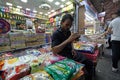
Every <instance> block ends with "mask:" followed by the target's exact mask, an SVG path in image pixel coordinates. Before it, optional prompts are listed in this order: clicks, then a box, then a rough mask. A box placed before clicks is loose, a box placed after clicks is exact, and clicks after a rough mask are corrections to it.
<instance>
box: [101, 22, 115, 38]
mask: <svg viewBox="0 0 120 80" xmlns="http://www.w3.org/2000/svg"><path fill="white" fill-rule="evenodd" d="M112 28H113V26H112V22H111V23H110V25H109V27H108V29H107V31H105V32H104V33H103V34H102V35H101V36H100V37H99V38H101V37H103V36H105V35H107V34H109V33H110V34H112V33H113V32H112Z"/></svg>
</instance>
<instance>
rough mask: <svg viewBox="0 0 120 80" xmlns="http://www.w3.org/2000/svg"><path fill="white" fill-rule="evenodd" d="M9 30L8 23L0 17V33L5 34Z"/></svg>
mask: <svg viewBox="0 0 120 80" xmlns="http://www.w3.org/2000/svg"><path fill="white" fill-rule="evenodd" d="M9 31H10V24H9V23H8V22H7V21H6V20H4V19H0V34H5V33H7V32H9Z"/></svg>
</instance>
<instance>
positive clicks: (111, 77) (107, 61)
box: [94, 49, 120, 80]
mask: <svg viewBox="0 0 120 80" xmlns="http://www.w3.org/2000/svg"><path fill="white" fill-rule="evenodd" d="M104 52H105V53H104V55H103V56H100V59H99V61H98V64H97V67H96V76H95V79H94V80H120V61H119V71H118V72H117V73H114V72H112V71H111V67H112V66H111V65H112V62H111V53H112V51H111V50H110V49H105V51H104Z"/></svg>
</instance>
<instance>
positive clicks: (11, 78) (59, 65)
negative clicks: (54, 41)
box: [0, 47, 83, 80]
mask: <svg viewBox="0 0 120 80" xmlns="http://www.w3.org/2000/svg"><path fill="white" fill-rule="evenodd" d="M46 48H47V47H44V48H41V49H45V50H46V52H45V53H41V51H39V50H37V49H27V50H25V51H22V52H21V55H17V54H19V53H16V54H15V55H10V54H9V56H8V55H6V56H5V55H4V59H2V60H0V70H1V72H0V74H1V75H0V77H1V78H2V79H3V80H19V79H20V80H26V79H28V80H69V79H71V77H73V76H74V75H76V74H77V73H78V72H79V71H82V67H83V65H82V64H81V65H79V64H78V63H76V62H75V61H73V60H71V59H66V58H65V57H62V56H60V55H56V54H53V53H52V52H51V51H50V50H49V49H48V50H47V49H46ZM11 56H13V57H11ZM6 57H11V58H6ZM41 70H42V71H41ZM45 71H46V72H45ZM47 72H48V73H47ZM79 73H80V72H79ZM81 75H82V74H80V75H77V76H79V77H80V76H81Z"/></svg>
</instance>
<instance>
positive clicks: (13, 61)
mask: <svg viewBox="0 0 120 80" xmlns="http://www.w3.org/2000/svg"><path fill="white" fill-rule="evenodd" d="M17 64H19V65H20V64H21V63H20V62H19V59H18V58H13V59H8V60H4V65H3V67H2V70H6V69H7V68H11V67H14V66H16V65H17Z"/></svg>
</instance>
